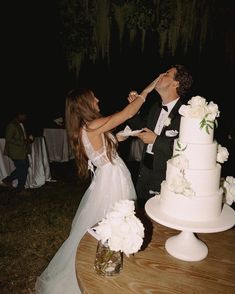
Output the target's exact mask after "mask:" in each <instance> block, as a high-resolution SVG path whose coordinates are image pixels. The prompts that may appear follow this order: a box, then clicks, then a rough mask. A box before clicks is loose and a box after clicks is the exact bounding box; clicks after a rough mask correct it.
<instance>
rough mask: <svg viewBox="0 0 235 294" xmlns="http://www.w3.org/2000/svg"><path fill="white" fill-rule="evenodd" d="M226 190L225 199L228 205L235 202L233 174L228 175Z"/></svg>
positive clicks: (224, 184)
mask: <svg viewBox="0 0 235 294" xmlns="http://www.w3.org/2000/svg"><path fill="white" fill-rule="evenodd" d="M223 187H224V191H225V200H226V203H228V205H231V204H232V203H233V202H235V178H234V177H231V176H227V177H226V178H225V181H224V183H223Z"/></svg>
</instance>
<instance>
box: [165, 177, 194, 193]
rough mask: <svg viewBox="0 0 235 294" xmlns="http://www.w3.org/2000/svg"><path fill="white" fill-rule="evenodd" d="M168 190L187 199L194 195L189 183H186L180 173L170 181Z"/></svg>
mask: <svg viewBox="0 0 235 294" xmlns="http://www.w3.org/2000/svg"><path fill="white" fill-rule="evenodd" d="M169 189H170V190H171V191H172V192H175V193H176V194H182V195H184V196H187V197H192V196H194V195H195V193H194V191H193V190H192V188H191V184H190V183H189V181H187V179H186V178H185V177H184V175H183V174H182V173H181V174H179V175H176V176H175V177H174V178H172V179H171V181H170V182H169Z"/></svg>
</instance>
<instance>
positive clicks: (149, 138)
mask: <svg viewBox="0 0 235 294" xmlns="http://www.w3.org/2000/svg"><path fill="white" fill-rule="evenodd" d="M136 137H138V138H140V140H142V141H143V142H144V143H145V144H153V143H154V142H155V140H156V138H157V134H155V133H154V132H153V131H151V130H150V129H148V128H144V129H143V131H142V132H141V133H139V134H136Z"/></svg>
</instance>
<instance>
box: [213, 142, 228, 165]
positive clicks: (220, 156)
mask: <svg viewBox="0 0 235 294" xmlns="http://www.w3.org/2000/svg"><path fill="white" fill-rule="evenodd" d="M228 156H229V153H228V149H227V148H226V147H222V146H221V145H220V144H218V151H217V159H216V161H217V162H219V163H224V162H225V161H227V160H228Z"/></svg>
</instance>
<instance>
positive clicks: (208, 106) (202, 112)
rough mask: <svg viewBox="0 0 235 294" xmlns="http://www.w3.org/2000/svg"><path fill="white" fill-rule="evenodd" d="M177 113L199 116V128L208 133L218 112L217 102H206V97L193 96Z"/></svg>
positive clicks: (191, 116)
mask: <svg viewBox="0 0 235 294" xmlns="http://www.w3.org/2000/svg"><path fill="white" fill-rule="evenodd" d="M179 113H180V114H181V115H183V116H184V117H190V118H199V119H200V120H201V121H200V128H201V129H205V130H206V132H207V133H208V134H209V133H210V130H212V129H213V128H214V123H217V122H216V117H218V116H219V114H220V112H219V109H218V106H217V104H215V103H214V102H212V101H211V102H209V103H208V102H206V99H205V98H203V97H201V96H194V97H192V98H191V99H190V100H189V101H188V105H182V106H181V107H180V109H179Z"/></svg>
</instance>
